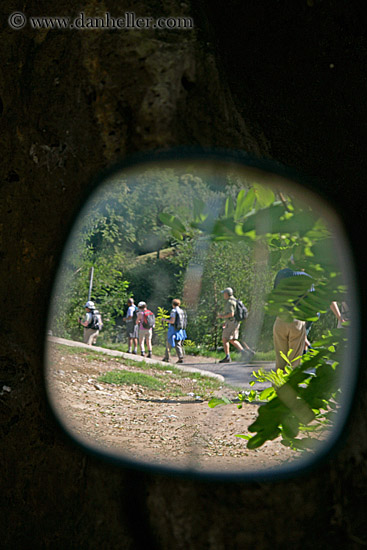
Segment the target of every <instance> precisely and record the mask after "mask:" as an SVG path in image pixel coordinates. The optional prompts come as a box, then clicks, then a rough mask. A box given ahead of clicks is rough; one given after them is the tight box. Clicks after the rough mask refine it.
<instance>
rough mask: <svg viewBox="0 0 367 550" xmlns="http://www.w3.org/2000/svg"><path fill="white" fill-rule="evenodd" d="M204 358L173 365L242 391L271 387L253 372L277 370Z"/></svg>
mask: <svg viewBox="0 0 367 550" xmlns="http://www.w3.org/2000/svg"><path fill="white" fill-rule="evenodd" d="M48 341H50V342H54V343H57V344H62V345H65V346H72V347H80V348H86V349H89V350H90V349H93V351H95V352H99V353H104V354H106V355H111V356H113V357H122V358H125V359H130V360H131V359H133V360H134V361H137V362H139V361H146V362H147V363H162V364H163V365H165V366H167V363H163V362H162V361H161V360H160V358H155V357H153V358H152V359H148V358H147V357H140V356H139V355H132V354H130V353H124V352H122V351H117V350H111V349H107V348H101V347H99V346H93V347H92V348H91V347H90V346H88V345H87V344H84V343H82V342H75V341H73V340H65V339H64V338H57V337H55V336H48ZM203 359H204V358H201V359H200V361H198V359H196V358H195V357H192V356H191V357H190V356H187V357H186V358H185V363H184V364H183V365H177V364H176V363H175V359H174V360H173V362H172V365H174V366H175V367H177V368H179V369H180V370H183V371H187V372H198V371H199V372H202V374H205V375H207V376H211V377H213V378H217V379H219V380H220V381H222V382H226V383H227V384H230V385H231V386H235V387H236V388H239V389H240V390H250V389H257V390H261V389H263V388H267V387H269V386H270V383H260V382H256V379H255V378H254V377H253V375H252V372H253V371H254V370H257V369H259V368H261V369H264V370H271V369H274V368H275V363H273V362H267V361H252V362H251V363H240V362H234V361H233V362H232V363H218V362H216V360H215V359H209V358H208V360H207V362H206V361H205V360H204V361H205V362H203ZM252 380H255V385H254V386H250V382H251V381H252Z"/></svg>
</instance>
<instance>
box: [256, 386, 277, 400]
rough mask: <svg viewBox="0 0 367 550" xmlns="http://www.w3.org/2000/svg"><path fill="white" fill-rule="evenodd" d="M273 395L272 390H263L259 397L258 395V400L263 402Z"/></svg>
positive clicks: (273, 391)
mask: <svg viewBox="0 0 367 550" xmlns="http://www.w3.org/2000/svg"><path fill="white" fill-rule="evenodd" d="M273 395H275V390H274V388H265V390H263V391H262V392H261V393H260V395H259V398H260V399H261V400H262V401H265V400H266V399H269V397H272V396H273Z"/></svg>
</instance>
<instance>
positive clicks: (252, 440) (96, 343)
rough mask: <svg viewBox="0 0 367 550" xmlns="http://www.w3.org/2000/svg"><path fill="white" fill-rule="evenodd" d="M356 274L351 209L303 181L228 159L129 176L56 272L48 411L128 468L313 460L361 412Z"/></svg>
mask: <svg viewBox="0 0 367 550" xmlns="http://www.w3.org/2000/svg"><path fill="white" fill-rule="evenodd" d="M352 274H353V271H352V266H351V260H350V257H349V253H348V248H347V244H346V240H345V237H344V234H343V231H342V228H341V226H340V223H339V221H338V219H337V217H336V215H335V214H334V213H333V211H332V210H331V209H330V208H329V207H327V206H326V205H325V203H324V202H323V201H322V200H321V199H320V198H319V197H317V196H316V195H315V194H314V193H312V192H311V191H308V190H306V189H304V188H302V187H300V186H299V185H298V184H296V183H294V182H291V181H289V180H286V179H284V178H282V177H279V176H277V175H276V174H274V173H268V172H263V171H262V170H260V169H255V168H250V167H246V166H244V165H242V164H239V163H228V162H222V161H220V160H213V159H208V160H202V159H201V160H197V159H186V160H181V161H178V160H176V161H167V160H166V161H160V162H151V163H150V164H149V163H145V164H141V165H138V166H135V167H133V168H124V169H120V170H118V171H116V172H115V173H114V174H113V175H112V176H111V175H110V176H108V178H107V179H105V180H104V181H103V182H101V184H100V185H99V187H98V188H97V189H96V190H95V191H94V192H93V193H92V194H91V195H90V198H89V200H88V202H87V203H86V204H85V206H84V208H83V210H82V211H81V212H80V214H79V217H78V219H77V221H76V223H75V225H74V227H73V230H72V232H71V235H70V237H69V240H68V243H67V245H66V247H65V251H64V255H63V257H62V261H61V264H60V267H59V273H58V277H57V280H56V282H55V286H54V291H53V295H52V303H51V306H50V315H49V322H48V334H47V339H46V340H47V343H46V357H47V360H46V379H47V388H48V392H49V396H50V402H51V405H52V407H53V409H54V411H55V413H56V415H57V416H58V418H59V419H60V421H61V423H62V424H63V425H64V426H65V428H66V429H67V430H68V431H69V432H70V433H71V435H72V436H73V437H74V438H75V439H76V440H78V441H80V442H82V443H83V445H86V446H87V447H90V448H94V449H98V450H99V451H102V452H104V453H106V454H107V455H111V456H118V457H121V458H122V459H124V460H132V461H134V462H138V463H142V464H149V465H153V466H154V465H158V466H164V467H170V468H173V469H176V468H178V469H181V470H183V471H187V470H191V471H192V470H193V471H200V472H222V473H228V472H236V473H246V472H253V471H261V472H263V471H268V470H269V471H277V470H279V468H281V467H282V466H284V465H296V466H297V467H299V465H300V464H301V463H302V464H303V463H305V462H306V461H307V462H308V461H309V459H310V458H313V457H314V456H316V457H317V456H318V453H321V452H322V450H323V449H324V448H326V446H327V445H330V444H331V442H332V441H333V440H334V439H335V437H336V434H337V433H338V430H339V425H342V423H343V422H342V420H343V418H344V417H345V415H346V412H347V410H348V406H349V400H350V396H351V392H352V384H351V380H353V376H354V374H353V365H354V364H355V360H354V355H353V354H354V352H355V349H356V345H355V342H354V340H353V338H354V337H355V332H356V330H355V328H356V322H355V319H356V314H357V313H356V307H355V300H354V295H353V292H352V291H353V283H352V284H351V282H350V281H353V277H352ZM242 306H244V307H242ZM150 312H151V313H153V315H150ZM354 339H355V338H354Z"/></svg>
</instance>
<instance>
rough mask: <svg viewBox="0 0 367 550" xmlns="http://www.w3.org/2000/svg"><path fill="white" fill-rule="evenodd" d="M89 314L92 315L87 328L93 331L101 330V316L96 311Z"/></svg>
mask: <svg viewBox="0 0 367 550" xmlns="http://www.w3.org/2000/svg"><path fill="white" fill-rule="evenodd" d="M91 314H92V320H91V322H90V323H89V325H88V328H91V329H93V330H102V328H103V322H102V315H101V314H100V313H99V311H98V310H96V309H94V310H93V311H91Z"/></svg>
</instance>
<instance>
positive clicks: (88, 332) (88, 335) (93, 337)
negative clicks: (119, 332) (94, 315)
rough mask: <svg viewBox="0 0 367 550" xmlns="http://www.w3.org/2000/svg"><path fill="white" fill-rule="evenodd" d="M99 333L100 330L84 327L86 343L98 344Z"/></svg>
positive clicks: (90, 344)
mask: <svg viewBox="0 0 367 550" xmlns="http://www.w3.org/2000/svg"><path fill="white" fill-rule="evenodd" d="M98 334H99V330H95V329H94V328H85V327H84V344H88V345H89V346H92V345H93V344H96V342H97V336H98Z"/></svg>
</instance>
